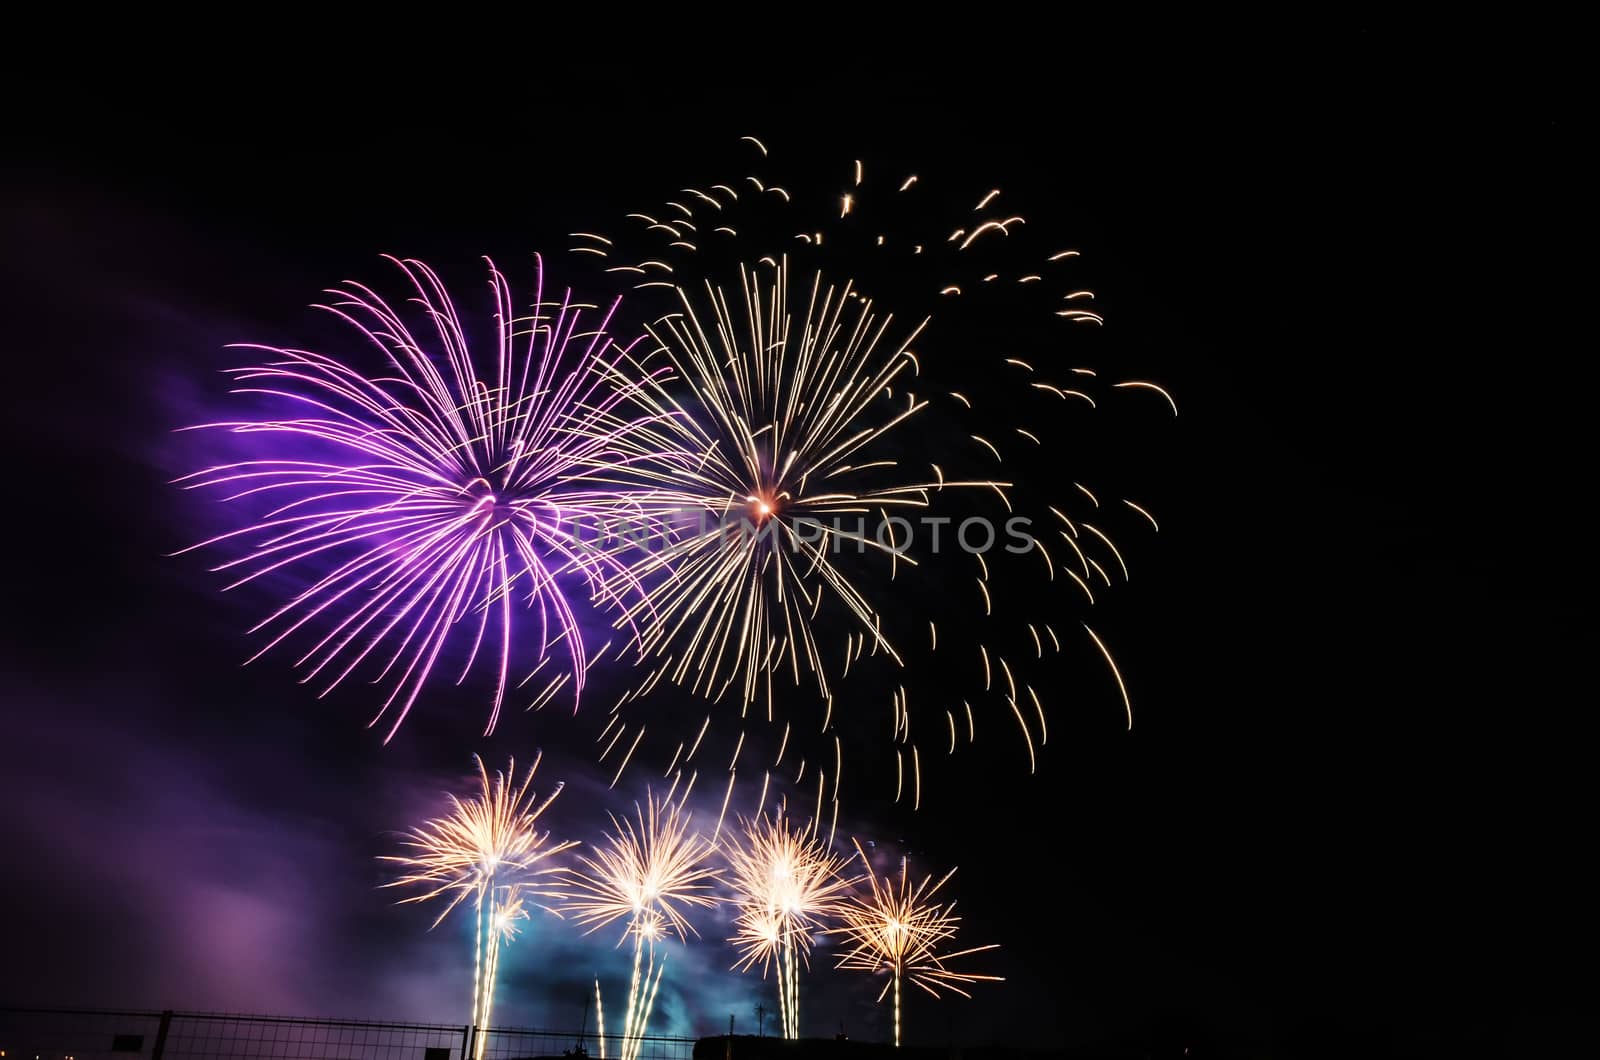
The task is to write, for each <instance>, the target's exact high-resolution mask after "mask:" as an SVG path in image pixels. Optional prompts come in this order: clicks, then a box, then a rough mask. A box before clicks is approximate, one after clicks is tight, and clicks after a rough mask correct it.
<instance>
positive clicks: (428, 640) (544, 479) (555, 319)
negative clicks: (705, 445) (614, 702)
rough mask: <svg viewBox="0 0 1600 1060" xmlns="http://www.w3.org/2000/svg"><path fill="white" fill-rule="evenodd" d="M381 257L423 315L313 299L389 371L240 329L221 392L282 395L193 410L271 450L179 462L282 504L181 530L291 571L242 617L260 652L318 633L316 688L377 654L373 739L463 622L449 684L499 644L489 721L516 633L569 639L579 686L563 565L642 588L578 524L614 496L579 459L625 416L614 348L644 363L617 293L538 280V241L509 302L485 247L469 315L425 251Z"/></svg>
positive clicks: (627, 424) (599, 448)
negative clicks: (526, 292) (608, 295)
mask: <svg viewBox="0 0 1600 1060" xmlns="http://www.w3.org/2000/svg"><path fill="white" fill-rule="evenodd" d="M389 260H390V261H393V262H394V263H395V264H396V265H397V266H399V268H400V270H401V271H402V272H403V273H404V275H405V277H406V279H407V280H408V281H409V283H410V285H411V288H412V293H411V297H410V298H409V299H408V304H410V305H412V306H414V307H416V311H417V313H418V315H419V317H420V319H421V320H422V323H423V327H422V328H418V329H416V330H415V331H413V329H412V327H411V326H410V325H409V324H408V322H407V319H406V317H405V316H404V315H402V313H401V312H400V311H398V310H397V309H395V308H392V307H391V306H390V305H389V303H387V302H386V301H384V299H383V298H382V297H380V296H379V295H378V294H376V293H375V292H374V291H373V290H372V289H370V288H368V287H366V286H364V285H361V284H358V283H354V282H349V283H347V284H346V285H345V286H344V287H341V288H335V289H332V290H330V291H328V292H327V293H328V294H330V295H332V296H333V299H332V300H331V301H330V303H329V304H327V305H323V306H319V307H318V308H321V309H324V310H326V311H327V312H329V313H331V314H333V315H334V316H335V317H337V318H338V319H340V320H341V321H343V322H345V323H346V324H348V325H349V326H350V327H351V328H353V329H354V330H355V332H356V333H358V334H359V335H360V336H361V339H362V346H363V347H364V348H368V347H369V348H370V349H368V351H367V354H368V356H369V357H371V355H372V353H373V352H374V351H375V352H376V354H377V356H378V358H379V359H380V360H381V362H382V365H383V368H382V370H381V371H380V372H377V373H375V374H366V373H364V372H363V371H362V370H361V369H360V368H359V367H357V366H356V363H355V362H354V361H352V360H347V359H345V358H342V357H337V356H330V355H327V354H322V353H314V352H310V351H306V350H297V349H282V348H276V347H268V346H242V347H238V348H242V349H247V350H251V351H253V352H255V353H258V354H261V355H262V356H263V358H264V359H263V360H262V362H261V363H259V364H257V365H255V366H253V367H247V368H240V369H235V370H232V371H231V373H230V374H231V375H232V377H233V379H234V382H235V388H234V392H235V393H238V394H248V395H255V396H257V397H258V398H263V399H265V400H267V401H270V402H274V403H279V404H286V405H287V406H288V408H289V409H290V410H291V411H290V412H289V413H288V414H287V415H285V416H279V415H273V414H270V413H262V414H261V415H260V416H258V417H257V418H254V419H245V420H234V421H228V422H221V423H211V424H204V425H201V427H202V428H212V429H223V430H227V431H230V432H232V433H234V434H237V435H245V436H255V435H259V436H262V437H263V438H264V440H265V442H266V443H267V444H268V445H269V446H270V447H271V449H272V451H271V453H270V455H267V456H263V457H260V458H256V459H248V460H242V461H238V462H233V463H225V464H219V465H216V466H212V467H208V468H206V469H204V470H202V471H198V472H195V473H193V474H190V475H188V476H185V477H184V478H182V479H180V480H178V481H179V483H180V484H182V485H183V486H184V487H185V488H189V489H195V488H208V489H221V490H225V491H227V497H226V499H227V500H230V501H235V500H241V499H245V498H255V499H257V500H269V501H271V502H272V503H273V506H272V507H271V509H270V510H269V511H268V512H266V514H265V515H264V516H262V517H261V518H260V519H259V521H256V522H253V523H251V524H250V525H247V526H244V527H241V528H239V529H236V530H233V531H231V532H228V533H224V534H221V535H219V536H217V537H213V538H211V539H210V540H208V541H204V542H201V543H200V544H198V545H194V546H191V547H190V548H191V549H197V548H208V547H214V546H228V547H231V548H233V549H234V550H236V551H238V552H240V553H242V554H239V555H236V556H235V557H234V558H231V559H228V560H226V561H225V562H223V563H221V564H220V565H219V566H218V567H216V568H215V569H216V570H218V571H225V572H229V573H230V574H231V575H234V576H235V580H234V581H233V582H232V583H231V584H230V585H229V586H228V588H234V587H237V586H239V585H243V584H245V583H248V582H252V581H255V580H257V579H262V578H264V577H265V576H267V575H271V574H275V573H279V572H283V573H287V574H292V575H293V576H295V577H297V578H299V579H301V583H302V586H303V587H301V588H300V589H299V590H298V591H296V592H294V594H293V595H292V597H291V598H290V599H289V600H288V601H287V602H286V603H284V604H282V606H280V607H278V608H277V609H276V610H274V611H273V612H272V613H271V614H270V615H269V616H268V617H267V618H266V619H264V620H263V621H261V622H260V623H258V624H257V625H256V626H255V627H254V629H252V631H251V632H260V631H263V630H264V631H267V634H268V636H269V640H268V642H267V643H266V645H265V646H263V647H262V648H261V650H260V651H258V652H257V653H256V654H255V655H254V656H252V661H253V660H254V659H256V658H259V657H260V656H261V655H262V654H265V653H266V652H267V651H269V650H271V649H272V648H274V647H276V646H278V645H279V644H281V643H283V642H284V641H285V640H286V639H288V638H289V637H291V636H294V635H301V636H303V637H305V638H306V639H307V640H310V641H312V643H311V645H310V647H309V648H308V649H307V650H305V651H304V652H303V653H302V654H301V655H300V656H299V657H298V658H297V660H296V665H297V666H299V667H302V668H304V669H305V671H306V672H305V674H304V676H303V677H302V682H303V683H308V682H313V681H315V682H317V683H318V684H320V685H321V686H322V687H321V690H320V693H319V695H327V694H328V693H329V692H331V691H332V690H333V689H334V688H335V687H337V686H338V685H339V684H340V683H341V682H343V681H344V680H345V679H346V678H347V677H349V676H350V675H351V674H352V673H353V672H354V671H355V670H357V668H358V667H361V666H362V665H363V664H368V667H369V669H370V670H374V671H376V673H375V676H374V677H373V678H372V680H373V683H377V684H382V683H387V684H388V685H389V692H388V695H387V698H385V700H384V702H383V705H382V707H381V708H380V709H379V711H378V712H377V715H376V716H375V717H374V718H373V721H372V724H377V722H378V720H379V719H381V718H382V717H383V716H384V715H385V714H387V713H389V712H390V711H391V710H394V711H395V714H394V718H393V721H392V722H391V724H390V725H389V728H388V734H387V736H386V737H385V738H386V739H387V738H388V737H392V736H393V735H394V732H395V731H396V729H398V727H399V726H400V724H401V723H402V722H403V721H404V719H405V717H406V715H407V713H408V712H409V711H410V710H411V708H412V706H413V705H414V704H415V702H416V699H417V696H418V694H419V693H420V692H421V690H422V688H423V687H424V685H425V684H426V683H427V682H428V680H429V678H430V676H431V675H432V673H433V671H434V670H435V668H436V666H438V665H439V664H440V661H441V657H442V656H443V655H444V652H445V648H446V645H447V643H448V642H450V641H451V639H452V636H453V635H456V634H457V631H458V629H459V630H460V633H459V636H460V643H461V645H462V654H464V655H465V664H464V665H463V666H462V668H461V671H460V675H459V677H458V678H457V679H456V681H457V683H458V684H459V683H461V682H462V681H464V680H465V679H466V677H467V675H468V673H469V672H471V670H472V669H473V667H474V665H475V664H476V662H477V660H478V656H479V654H480V652H482V653H483V654H485V655H486V656H489V657H492V660H493V662H492V665H493V669H494V673H495V686H494V694H493V699H492V705H491V709H490V713H489V718H488V722H487V725H486V727H485V734H487V733H489V732H492V731H493V729H494V727H495V724H496V722H497V720H498V719H499V715H500V710H501V707H502V705H503V703H504V700H505V696H506V692H507V689H508V686H509V684H510V682H511V680H512V677H511V672H510V671H511V667H512V664H513V657H514V655H515V654H516V653H517V652H518V651H519V650H520V649H521V648H522V646H523V645H525V644H532V645H534V646H535V647H536V651H535V652H533V654H534V655H535V657H536V659H535V661H536V662H537V663H538V664H539V665H541V666H542V664H543V662H544V661H545V659H546V657H547V653H549V652H550V650H551V649H552V648H554V647H556V646H557V645H560V647H561V650H562V652H563V654H564V655H565V656H566V660H567V663H568V666H567V672H566V673H565V674H562V675H561V676H560V677H558V678H556V679H555V682H553V684H554V685H556V687H559V683H560V682H564V681H565V679H566V678H568V677H570V679H571V683H572V687H573V694H574V699H575V701H576V700H577V699H578V698H579V697H581V695H582V691H583V687H584V676H585V673H586V671H587V669H588V668H589V666H590V665H591V664H592V662H593V659H592V658H591V657H590V655H589V653H588V652H587V650H586V648H585V645H584V640H583V637H582V634H581V631H580V629H579V624H578V616H577V615H576V614H575V613H574V610H573V608H572V606H571V604H570V603H569V602H568V599H567V596H566V595H565V593H564V591H563V589H562V587H561V585H560V584H559V582H560V581H562V580H564V578H565V576H567V575H571V576H573V577H575V578H580V579H581V580H582V581H583V582H584V584H586V586H587V588H588V591H589V594H590V596H591V597H594V598H597V599H598V600H599V601H600V602H602V603H604V604H606V605H608V606H620V605H622V604H623V603H624V600H623V599H622V598H623V597H624V596H627V597H629V598H630V599H631V598H632V597H636V596H641V595H642V594H643V588H642V586H640V585H639V583H638V582H637V580H636V579H635V578H633V577H632V576H631V574H630V571H629V567H628V564H627V563H626V562H625V561H624V560H623V559H622V558H621V557H620V556H619V555H618V554H617V552H616V550H614V549H610V548H604V547H600V548H597V547H594V544H593V542H590V541H586V540H584V538H583V537H582V535H581V531H582V529H583V527H585V525H587V524H589V523H591V522H592V523H595V524H598V523H599V522H600V521H602V520H604V519H608V518H615V516H616V513H617V511H618V510H619V506H621V507H625V505H626V499H625V498H622V497H620V496H619V495H618V494H617V493H616V492H615V491H613V490H609V489H606V488H602V487H597V486H596V485H595V484H594V483H593V482H591V481H588V480H587V479H586V477H585V474H584V472H585V470H586V469H587V468H588V467H590V466H592V465H593V464H595V463H596V462H604V460H605V459H606V453H607V452H608V451H610V450H611V449H612V447H613V446H615V445H616V443H617V441H618V439H619V438H620V437H624V436H626V435H628V434H629V433H630V432H631V431H632V430H633V429H634V428H635V427H636V426H637V424H635V423H634V422H633V421H631V420H629V419H628V418H627V417H626V416H624V415H620V414H619V410H621V409H623V408H626V407H628V403H629V400H630V398H631V397H632V395H633V393H634V391H635V390H636V389H637V388H638V387H639V386H640V385H642V383H643V382H644V381H643V380H640V381H629V380H628V379H626V378H624V376H623V375H622V374H621V373H620V372H619V371H618V368H617V365H618V364H619V363H626V364H628V365H629V366H630V367H639V365H638V362H637V361H636V360H635V359H634V358H633V357H632V356H631V355H630V353H629V351H630V349H631V346H632V343H630V344H628V345H627V346H619V345H617V344H616V343H614V342H613V340H612V339H611V338H610V336H609V335H608V334H607V328H608V327H609V326H610V323H611V320H612V317H613V314H614V313H615V311H616V308H617V303H615V302H614V303H613V304H612V305H611V307H610V308H609V309H607V310H605V311H604V312H603V313H601V314H600V316H599V319H598V320H597V321H595V322H594V323H593V325H592V326H589V323H590V322H589V320H588V318H587V317H586V315H585V312H584V311H585V310H586V309H591V308H593V307H589V306H583V305H579V304H577V303H575V302H574V301H573V300H572V297H571V292H570V291H569V292H567V293H565V294H563V295H562V296H561V297H560V299H558V300H555V301H546V300H545V298H544V271H543V263H542V261H541V262H540V264H539V269H538V281H537V283H536V286H535V291H534V305H533V310H532V312H531V314H519V313H518V311H517V310H516V309H515V308H514V302H513V296H512V293H511V289H510V286H509V284H508V283H507V281H506V279H505V277H504V276H502V275H501V273H500V272H499V271H498V270H497V269H496V268H495V267H494V264H493V262H489V263H488V270H489V288H490V292H491V295H492V298H493V304H494V313H493V316H492V318H490V320H488V321H487V322H486V323H487V327H485V326H483V324H479V325H478V327H477V328H473V327H472V326H470V325H469V324H468V323H467V322H464V321H463V319H462V317H461V315H460V314H459V313H458V311H457V308H456V306H455V303H454V302H453V301H452V299H451V297H450V295H449V292H448V291H447V290H446V288H445V286H444V284H443V282H442V281H441V280H440V279H439V277H438V276H437V275H436V274H435V273H434V272H433V270H431V269H430V268H428V266H426V265H424V264H423V263H421V262H419V261H411V260H404V261H403V260H400V259H397V258H390V259H389ZM474 323H476V322H474ZM473 331H476V333H477V334H479V335H480V336H481V335H482V334H484V333H487V334H489V335H490V336H491V339H490V341H489V343H488V345H489V346H490V347H491V349H492V352H491V353H490V354H489V355H487V356H476V355H475V354H474V351H473V348H472V347H471V345H470V344H469V342H468V338H467V335H468V334H469V332H473ZM635 341H637V340H635ZM647 378H648V375H647ZM191 429H197V428H191ZM189 550H190V549H185V550H184V551H189ZM302 631H303V632H302ZM537 669H538V667H537V666H536V667H535V671H537ZM547 691H549V689H548V688H547ZM538 702H540V703H542V702H543V698H541V699H540V700H539V701H538Z"/></svg>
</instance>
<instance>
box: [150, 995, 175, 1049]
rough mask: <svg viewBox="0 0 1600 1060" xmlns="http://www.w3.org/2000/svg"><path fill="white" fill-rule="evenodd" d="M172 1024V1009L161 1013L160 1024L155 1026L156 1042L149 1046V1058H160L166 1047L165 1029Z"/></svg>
mask: <svg viewBox="0 0 1600 1060" xmlns="http://www.w3.org/2000/svg"><path fill="white" fill-rule="evenodd" d="M171 1026H172V1010H171V1009H170V1008H169V1009H166V1010H165V1011H163V1012H162V1013H161V1026H159V1027H157V1028H156V1043H155V1044H154V1045H152V1046H151V1047H150V1060H161V1054H162V1053H163V1052H165V1051H166V1048H167V1030H168V1029H169V1028H170V1027H171Z"/></svg>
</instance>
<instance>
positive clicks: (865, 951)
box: [835, 844, 1001, 1045]
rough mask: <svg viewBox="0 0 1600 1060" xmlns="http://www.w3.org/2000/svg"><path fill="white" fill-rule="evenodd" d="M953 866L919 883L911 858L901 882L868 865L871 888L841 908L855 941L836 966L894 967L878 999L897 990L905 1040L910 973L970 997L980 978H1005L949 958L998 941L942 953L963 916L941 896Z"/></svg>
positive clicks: (933, 988)
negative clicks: (962, 968)
mask: <svg viewBox="0 0 1600 1060" xmlns="http://www.w3.org/2000/svg"><path fill="white" fill-rule="evenodd" d="M856 853H857V855H858V856H860V858H861V862H862V864H863V865H866V864H868V862H867V857H866V854H865V853H863V852H862V850H861V847H860V845H859V844H858V845H857V846H856ZM955 871H956V870H955V869H951V870H950V871H949V872H947V873H945V874H944V875H943V876H941V877H940V878H939V881H938V882H937V883H934V882H933V877H932V876H931V875H929V876H925V877H923V879H922V882H921V883H919V884H917V885H916V886H915V887H912V886H911V868H910V864H909V861H908V859H905V858H902V859H901V860H900V880H899V882H898V884H897V883H896V882H894V880H893V879H892V878H890V877H887V876H885V877H883V878H881V879H880V878H879V877H878V875H877V874H876V873H875V872H873V871H872V870H871V869H870V868H869V869H868V870H867V875H866V878H867V882H868V890H867V892H866V893H865V894H856V895H854V896H852V897H851V898H850V899H849V900H847V901H846V902H845V903H844V904H843V906H842V907H841V908H840V910H839V916H840V918H841V919H842V920H843V921H844V925H843V926H842V927H840V928H836V929H835V932H836V933H837V934H841V935H844V936H845V937H846V938H847V939H848V940H849V941H850V942H851V943H852V944H853V945H852V946H851V948H850V949H848V950H846V951H845V952H844V953H843V954H841V955H840V956H839V962H838V964H837V965H836V966H835V967H838V968H848V969H852V970H855V971H862V972H878V971H888V972H889V973H890V977H889V981H888V982H886V983H884V986H883V990H882V991H881V992H880V993H879V994H878V1000H879V1001H882V1000H883V999H884V996H885V995H886V994H888V993H889V991H890V990H891V989H892V990H893V991H894V1043H895V1045H899V1044H900V983H901V980H902V979H909V980H910V981H911V982H913V983H915V984H916V985H917V986H919V987H921V988H922V989H923V990H925V991H926V992H927V993H928V994H930V995H931V996H933V997H938V996H939V992H940V991H941V990H950V991H952V992H954V993H957V994H960V995H961V996H962V997H970V996H971V995H970V994H968V993H967V991H966V990H965V989H963V987H964V986H965V985H968V984H971V983H978V982H1000V981H1001V977H1000V976H997V975H976V974H972V973H968V972H958V971H955V970H953V969H951V968H949V967H948V966H947V965H948V962H949V961H952V960H957V959H959V958H962V957H967V956H970V955H971V954H974V953H982V952H983V951H984V950H993V949H998V948H999V946H998V945H996V944H990V945H988V946H974V947H972V948H971V949H965V950H957V951H955V952H949V953H941V952H940V946H941V944H942V943H945V942H948V941H949V940H951V939H953V938H955V935H956V928H957V925H959V924H960V922H961V918H960V917H958V916H956V915H955V903H954V902H950V903H948V904H944V903H940V902H938V901H936V896H937V895H938V893H939V890H940V889H941V888H942V887H944V885H945V884H946V883H947V882H949V880H950V877H951V876H954V875H955Z"/></svg>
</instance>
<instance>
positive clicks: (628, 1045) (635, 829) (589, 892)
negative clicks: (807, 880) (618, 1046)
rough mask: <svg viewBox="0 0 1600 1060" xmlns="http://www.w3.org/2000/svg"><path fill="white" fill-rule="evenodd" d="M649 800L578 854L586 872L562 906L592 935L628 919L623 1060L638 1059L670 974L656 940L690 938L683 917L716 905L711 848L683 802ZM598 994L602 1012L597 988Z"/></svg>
mask: <svg viewBox="0 0 1600 1060" xmlns="http://www.w3.org/2000/svg"><path fill="white" fill-rule="evenodd" d="M645 801H646V805H645V806H644V807H638V806H636V807H635V814H636V817H635V819H628V818H622V819H620V820H619V819H618V818H617V817H615V816H613V817H612V818H611V823H612V828H613V831H612V832H611V834H609V835H607V836H606V837H605V840H604V841H603V842H602V843H601V844H600V845H599V846H598V847H596V848H595V851H594V854H593V856H592V857H591V856H589V855H582V856H580V858H579V861H580V862H581V863H582V868H581V869H578V870H574V871H573V872H572V873H570V874H569V881H570V884H571V887H572V890H571V892H570V893H569V894H568V895H567V902H566V905H565V908H566V909H567V910H568V911H570V912H572V913H574V914H575V915H576V919H577V921H578V923H580V924H584V925H586V926H587V927H588V928H589V930H590V931H591V932H592V931H598V930H599V929H601V928H603V927H605V926H606V925H608V924H612V923H615V922H616V921H618V920H620V919H622V918H624V917H626V918H627V925H626V927H625V928H624V929H623V933H622V940H623V941H627V940H628V939H630V938H631V939H632V940H633V974H632V976H631V978H630V980H629V983H628V1005H627V1009H626V1010H625V1012H624V1015H623V1026H622V1036H623V1037H622V1054H621V1057H620V1060H633V1058H634V1057H635V1056H636V1055H637V1052H638V1047H639V1040H640V1036H641V1035H643V1034H644V1031H645V1025H646V1024H647V1023H648V1022H649V1019H650V1010H651V1008H652V1007H653V1005H654V1003H655V996H656V991H657V989H659V987H660V985H661V976H662V973H663V972H664V971H665V969H666V956H665V954H664V953H663V954H662V955H660V957H659V960H658V956H657V953H656V943H657V941H658V940H660V939H662V938H663V937H664V936H665V935H666V934H667V933H669V932H671V933H675V934H676V935H677V936H678V938H679V940H680V941H685V940H687V937H688V935H689V934H690V933H693V932H694V927H693V925H691V924H690V923H689V921H688V918H687V917H686V916H685V914H686V913H687V912H688V910H689V909H691V908H695V907H699V908H709V907H711V906H714V905H716V904H717V898H716V896H715V895H713V894H712V893H711V887H712V886H713V885H714V884H715V883H716V882H717V880H718V878H719V875H720V874H719V872H718V871H717V870H716V869H715V868H712V867H710V866H709V865H708V864H707V862H708V861H709V859H710V857H711V853H712V850H713V846H712V844H711V843H710V842H709V841H708V840H706V839H705V838H703V837H702V836H700V835H699V834H698V833H696V832H692V831H690V829H689V825H690V816H689V815H688V814H686V813H684V812H683V810H682V803H681V802H671V801H668V800H664V799H659V798H656V797H655V796H653V795H647V796H646V800H645ZM595 990H596V999H597V1000H596V1008H597V1009H598V1007H599V1002H598V997H599V994H598V991H599V983H598V982H596V984H595ZM603 1033H604V1032H603V1030H602V1034H603Z"/></svg>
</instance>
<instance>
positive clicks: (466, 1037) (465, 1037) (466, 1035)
mask: <svg viewBox="0 0 1600 1060" xmlns="http://www.w3.org/2000/svg"><path fill="white" fill-rule="evenodd" d="M151 1060H159V1057H152V1058H151ZM461 1060H472V1024H470V1023H469V1024H467V1025H466V1026H465V1027H462V1028H461Z"/></svg>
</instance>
